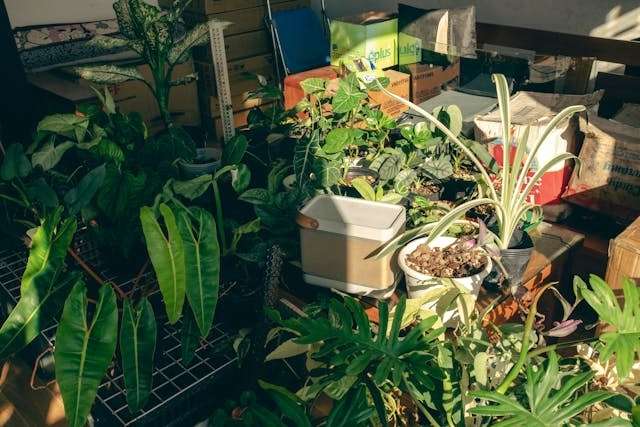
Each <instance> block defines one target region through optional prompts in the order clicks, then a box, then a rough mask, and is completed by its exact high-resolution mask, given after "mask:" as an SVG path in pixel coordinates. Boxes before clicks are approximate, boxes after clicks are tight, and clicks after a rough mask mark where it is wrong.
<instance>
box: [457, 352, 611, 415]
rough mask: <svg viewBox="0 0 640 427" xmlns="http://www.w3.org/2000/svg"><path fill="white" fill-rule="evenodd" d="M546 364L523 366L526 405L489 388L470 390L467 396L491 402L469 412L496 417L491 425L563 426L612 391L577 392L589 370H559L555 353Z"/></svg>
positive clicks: (588, 376)
mask: <svg viewBox="0 0 640 427" xmlns="http://www.w3.org/2000/svg"><path fill="white" fill-rule="evenodd" d="M545 365H546V366H544V368H543V367H537V368H538V369H537V370H535V368H534V367H533V366H531V365H529V366H527V371H526V383H525V385H524V391H525V395H526V402H527V404H526V405H524V406H523V405H522V404H521V403H520V402H519V400H518V399H516V398H513V397H508V396H505V395H503V394H501V393H497V392H491V391H474V392H471V393H470V395H471V396H472V397H475V398H479V399H482V400H485V401H488V402H491V403H495V405H485V406H477V407H475V408H472V409H470V411H469V412H470V413H472V414H475V415H481V416H483V417H492V418H493V419H494V420H499V422H498V423H496V424H495V425H532V426H541V427H542V426H545V427H547V426H548V427H551V426H566V425H573V422H572V421H573V418H574V417H576V416H577V415H579V414H581V413H582V412H584V411H585V410H586V409H587V408H589V407H591V406H593V405H594V404H596V403H598V402H602V401H604V400H606V399H608V398H610V397H612V396H613V395H614V394H613V393H610V392H607V391H589V392H587V393H583V394H582V393H580V395H579V396H576V394H579V392H580V390H582V389H584V387H585V386H587V385H588V384H589V382H590V381H591V379H592V378H593V376H594V374H593V372H584V373H579V374H572V373H562V372H561V371H560V367H559V365H558V356H557V354H556V353H553V352H552V353H549V358H548V360H547V362H546V364H545Z"/></svg>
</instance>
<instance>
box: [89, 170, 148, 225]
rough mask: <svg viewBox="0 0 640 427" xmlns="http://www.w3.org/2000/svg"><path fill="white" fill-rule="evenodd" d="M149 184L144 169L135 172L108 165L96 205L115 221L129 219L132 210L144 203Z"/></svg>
mask: <svg viewBox="0 0 640 427" xmlns="http://www.w3.org/2000/svg"><path fill="white" fill-rule="evenodd" d="M147 185H148V180H147V175H146V173H145V172H144V171H140V172H138V174H134V173H132V172H130V171H128V170H126V169H124V170H120V169H119V168H117V167H116V166H115V165H113V164H110V165H108V166H107V169H106V174H105V178H104V182H103V185H102V186H101V188H100V190H99V191H98V195H97V197H96V205H97V206H98V207H99V208H100V210H101V211H102V212H103V213H104V214H105V215H108V216H109V217H111V220H112V221H113V222H118V221H122V222H125V221H128V220H129V219H130V215H131V212H132V211H136V210H137V209H138V207H139V206H140V205H141V204H142V200H143V198H144V194H145V192H146V191H147V188H146V186H147Z"/></svg>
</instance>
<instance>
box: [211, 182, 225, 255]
mask: <svg viewBox="0 0 640 427" xmlns="http://www.w3.org/2000/svg"><path fill="white" fill-rule="evenodd" d="M212 187H213V198H214V200H215V204H216V226H217V228H218V235H219V236H220V243H221V245H222V255H223V256H224V255H226V254H227V251H228V248H227V237H226V235H225V230H224V216H223V215H222V201H221V199H220V189H219V188H218V181H216V180H215V179H214V180H213V182H212Z"/></svg>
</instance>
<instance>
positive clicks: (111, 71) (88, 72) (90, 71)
mask: <svg viewBox="0 0 640 427" xmlns="http://www.w3.org/2000/svg"><path fill="white" fill-rule="evenodd" d="M74 70H75V72H76V73H77V74H78V75H79V76H80V77H82V78H83V79H85V80H89V81H90V82H94V83H98V84H118V83H123V82H127V81H129V80H140V81H144V77H143V76H142V74H140V72H139V71H138V69H137V68H136V67H121V66H118V65H94V66H87V67H76V68H75V69H74Z"/></svg>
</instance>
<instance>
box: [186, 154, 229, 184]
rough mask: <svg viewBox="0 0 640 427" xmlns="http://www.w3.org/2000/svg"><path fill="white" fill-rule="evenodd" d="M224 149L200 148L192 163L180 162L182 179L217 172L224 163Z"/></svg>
mask: <svg viewBox="0 0 640 427" xmlns="http://www.w3.org/2000/svg"><path fill="white" fill-rule="evenodd" d="M221 159H222V150H220V149H219V148H211V147H207V148H198V149H197V150H196V158H195V159H194V160H193V162H191V163H187V162H185V161H181V162H179V163H178V167H179V168H180V176H181V177H182V179H193V178H197V177H199V176H202V175H207V174H212V173H215V172H216V171H217V170H218V169H220V166H221V164H222V160H221Z"/></svg>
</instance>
